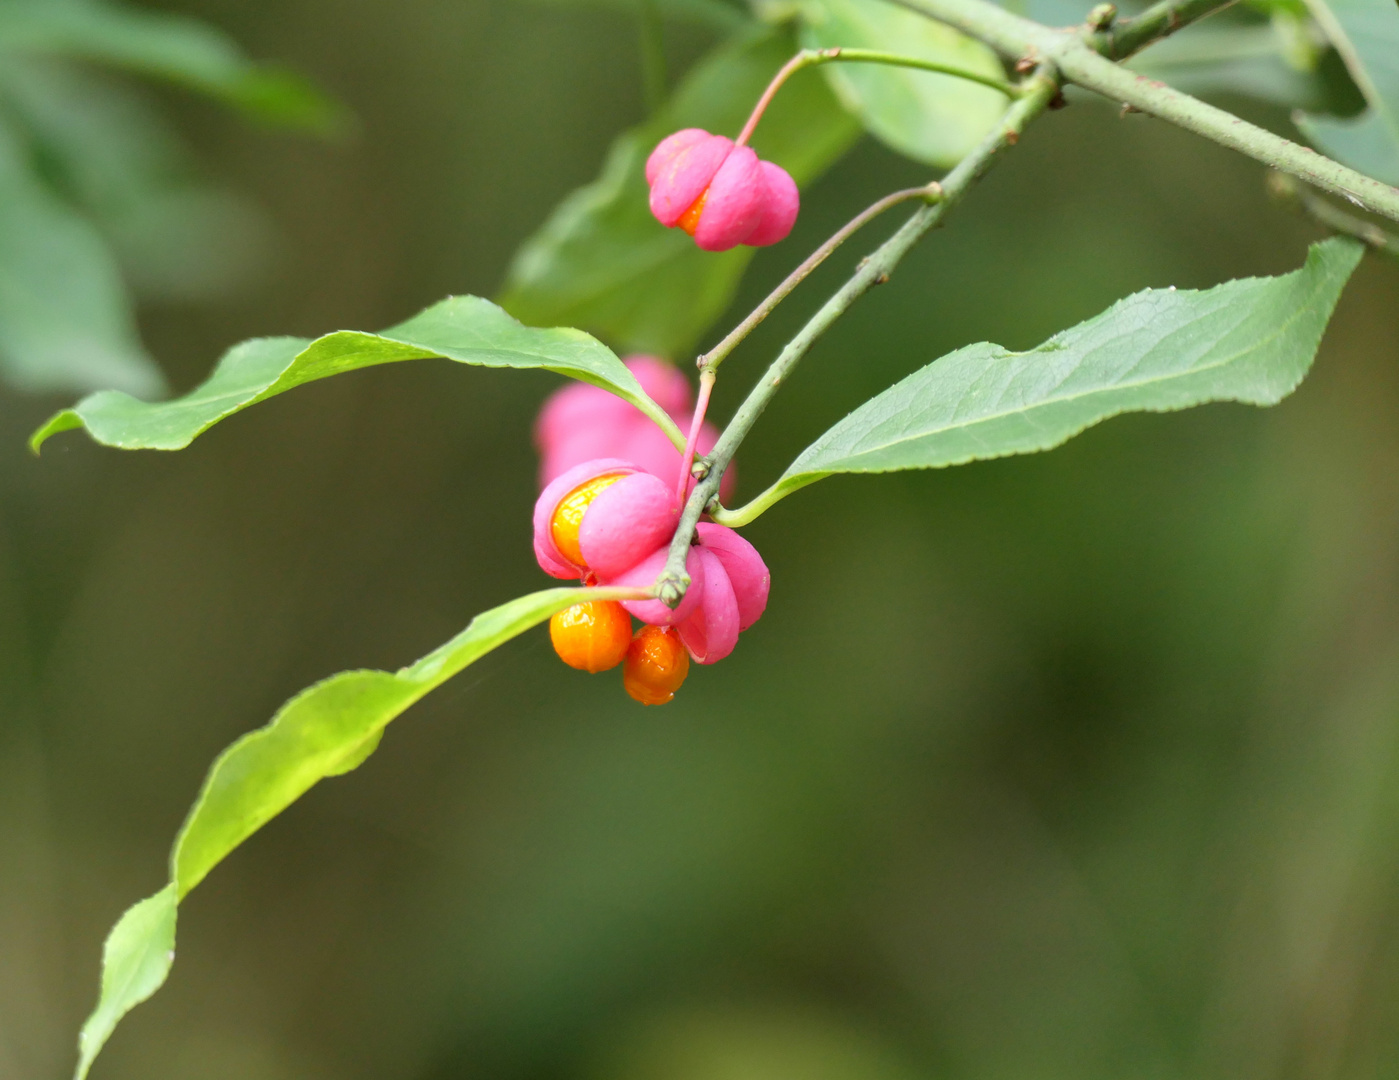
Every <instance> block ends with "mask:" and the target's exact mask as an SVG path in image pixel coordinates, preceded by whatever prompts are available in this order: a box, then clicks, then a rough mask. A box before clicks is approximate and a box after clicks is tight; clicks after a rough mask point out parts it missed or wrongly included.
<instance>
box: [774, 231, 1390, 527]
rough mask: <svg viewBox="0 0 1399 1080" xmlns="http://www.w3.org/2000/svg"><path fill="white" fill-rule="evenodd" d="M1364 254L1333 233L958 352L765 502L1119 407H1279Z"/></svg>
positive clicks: (1024, 450)
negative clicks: (1248, 268)
mask: <svg viewBox="0 0 1399 1080" xmlns="http://www.w3.org/2000/svg"><path fill="white" fill-rule="evenodd" d="M1362 252H1363V248H1362V247H1361V245H1359V244H1358V243H1356V242H1355V241H1354V240H1350V239H1344V238H1336V239H1332V240H1327V241H1325V242H1323V243H1320V244H1316V245H1313V247H1312V249H1311V252H1310V254H1309V255H1308V257H1307V262H1306V265H1305V266H1303V267H1302V268H1301V269H1300V270H1296V271H1294V272H1292V273H1290V274H1284V275H1283V276H1281V277H1275V278H1247V279H1244V280H1242V281H1231V282H1228V283H1226V284H1224V285H1219V286H1216V287H1215V288H1213V289H1206V290H1203V291H1198V292H1197V291H1191V290H1175V289H1148V290H1146V291H1145V292H1140V293H1137V294H1136V295H1134V296H1129V297H1128V298H1127V299H1125V300H1121V301H1119V302H1118V303H1116V304H1114V305H1113V306H1112V307H1110V308H1109V309H1108V310H1107V311H1105V312H1103V314H1101V315H1099V316H1097V317H1096V318H1093V319H1089V320H1088V321H1087V322H1084V323H1080V324H1079V325H1078V326H1075V327H1073V328H1072V329H1069V330H1065V331H1064V332H1063V333H1060V334H1056V335H1054V337H1052V338H1050V339H1049V340H1048V341H1046V342H1045V343H1044V344H1043V345H1041V346H1039V347H1038V348H1036V349H1031V350H1030V351H1029V352H1021V353H1017V352H1010V351H1009V350H1007V349H1003V348H1001V347H1000V346H999V345H992V344H989V343H986V342H982V343H981V344H978V345H969V346H967V347H966V348H964V349H958V350H957V351H956V352H954V353H950V354H949V355H947V356H944V357H943V358H942V359H940V360H936V361H934V362H933V363H931V364H929V365H928V366H927V367H925V368H923V369H921V370H920V371H916V372H914V373H913V374H912V375H910V376H909V377H908V378H906V379H904V380H903V381H902V382H899V383H896V384H895V385H894V386H891V387H890V388H889V389H888V390H886V391H884V393H882V394H880V395H879V396H878V397H875V398H872V399H871V400H869V401H867V402H865V404H863V405H862V406H860V408H858V409H856V410H855V411H854V412H853V413H851V414H850V415H849V416H847V417H846V418H845V419H844V420H842V421H841V422H840V423H839V424H837V425H836V426H835V427H833V428H831V429H830V430H829V431H827V432H826V433H825V434H824V435H822V436H821V437H820V438H819V439H817V440H816V442H814V443H812V445H811V446H809V447H807V448H806V450H804V451H803V452H802V454H801V455H800V456H799V457H798V458H797V460H796V461H794V462H793V463H792V465H791V467H790V468H789V469H788V470H787V471H786V472H785V473H784V474H783V475H782V477H781V478H780V479H779V480H778V482H777V483H776V484H775V485H773V487H772V488H771V489H769V491H768V492H767V493H765V494H764V495H763V496H761V497H760V498H759V499H758V500H757V501H756V503H755V505H770V504H771V503H772V502H775V501H776V500H777V499H779V498H782V497H783V496H785V495H788V494H790V493H791V492H793V491H796V490H797V489H798V488H801V487H805V486H806V485H807V484H810V483H813V482H815V481H817V480H820V479H821V478H822V477H826V476H830V475H832V474H833V473H874V472H890V471H893V470H896V469H934V468H941V467H943V466H946V465H960V464H963V463H965V462H968V461H976V460H981V459H985V458H996V457H1004V456H1006V455H1008V454H1029V453H1034V452H1035V451H1038V450H1048V449H1051V448H1052V447H1055V446H1058V445H1059V444H1060V443H1063V442H1065V441H1067V440H1068V439H1070V438H1072V437H1073V436H1075V435H1077V434H1078V433H1079V432H1081V431H1083V430H1084V429H1085V428H1088V427H1091V426H1092V425H1093V424H1096V423H1099V422H1100V421H1102V420H1106V419H1107V418H1108V417H1111V416H1116V415H1118V414H1119V413H1125V412H1144V411H1145V412H1167V411H1170V410H1174V409H1185V408H1189V407H1190V406H1192V405H1200V404H1203V403H1204V402H1207V401H1242V402H1246V403H1248V404H1252V405H1273V404H1276V403H1277V402H1278V401H1280V400H1281V399H1282V398H1283V397H1285V396H1286V395H1287V394H1288V393H1290V392H1291V391H1292V389H1293V388H1294V387H1296V385H1297V384H1298V383H1299V382H1300V381H1301V380H1302V377H1303V376H1304V375H1305V374H1306V373H1307V369H1308V368H1309V367H1310V366H1311V362H1312V358H1313V357H1314V356H1315V355H1316V350H1317V346H1318V345H1319V344H1320V342H1321V335H1322V332H1323V331H1324V330H1325V329H1326V324H1327V322H1328V321H1329V319H1330V318H1331V312H1332V310H1333V309H1334V308H1335V306H1336V301H1337V300H1338V299H1339V298H1340V295H1341V290H1342V289H1343V288H1344V286H1345V283H1346V281H1347V280H1348V279H1349V277H1350V274H1351V271H1352V270H1354V269H1355V265H1356V263H1357V262H1359V260H1360V257H1361V254H1362Z"/></svg>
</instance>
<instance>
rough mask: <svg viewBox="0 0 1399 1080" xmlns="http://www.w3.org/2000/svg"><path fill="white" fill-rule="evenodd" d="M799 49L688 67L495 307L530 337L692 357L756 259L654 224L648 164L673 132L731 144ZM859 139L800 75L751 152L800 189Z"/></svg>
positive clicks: (736, 51) (518, 270) (790, 44)
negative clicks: (533, 329) (568, 335)
mask: <svg viewBox="0 0 1399 1080" xmlns="http://www.w3.org/2000/svg"><path fill="white" fill-rule="evenodd" d="M796 47H797V46H796V42H795V41H794V40H793V39H792V37H791V35H790V34H789V33H787V32H786V31H779V30H770V29H769V30H763V31H761V32H758V33H756V34H755V33H746V34H744V35H743V36H741V37H740V38H738V39H736V40H735V41H733V42H730V43H728V44H726V45H723V46H721V47H720V48H719V49H717V50H716V51H715V52H714V53H712V54H711V55H710V56H709V57H707V58H706V59H704V60H702V61H701V62H700V63H699V64H697V65H696V66H695V68H694V70H693V71H691V72H690V73H689V75H687V76H686V78H685V80H684V82H683V83H682V84H681V86H680V87H679V89H678V90H677V91H676V93H675V96H674V98H673V99H672V101H671V102H670V104H669V105H668V106H667V107H666V108H665V109H664V110H663V111H662V114H661V115H660V116H658V117H657V118H656V119H655V120H654V121H652V122H650V123H648V124H646V125H644V126H643V127H639V128H636V129H634V130H632V131H629V132H627V133H626V134H624V135H622V136H621V137H620V138H619V139H618V140H617V141H616V142H615V143H613V145H612V149H611V150H610V151H609V152H608V155H607V160H606V162H605V163H604V165H603V169H602V175H601V176H600V177H599V178H598V179H597V180H595V181H594V182H593V183H591V184H589V185H587V186H586V187H582V188H579V189H578V190H577V191H575V192H573V193H572V194H571V195H569V196H568V198H566V199H565V200H564V201H563V202H562V203H560V204H559V206H558V208H557V209H555V211H554V212H553V214H552V215H551V216H550V217H549V219H548V221H546V222H545V223H544V225H543V227H542V228H541V229H540V230H539V231H538V232H537V233H535V235H534V236H532V237H531V238H530V239H529V240H527V241H526V242H525V244H524V245H523V246H522V247H521V248H520V251H519V254H518V255H516V257H515V261H514V262H513V263H512V264H511V267H510V271H509V273H508V275H507V276H506V281H505V286H504V289H503V291H502V293H501V297H500V302H501V304H502V305H503V306H504V307H505V309H506V310H507V311H509V312H510V313H511V314H512V315H514V316H516V317H517V318H519V319H522V320H524V321H525V322H527V323H530V324H533V325H537V326H548V325H560V324H561V325H567V326H579V327H582V328H583V329H585V330H588V331H590V332H592V333H595V334H598V335H599V336H601V337H603V338H604V339H605V340H607V341H609V342H611V343H612V344H614V345H616V346H617V348H619V349H622V350H631V351H640V352H654V353H660V354H662V355H665V356H672V357H673V356H678V355H680V354H681V353H683V352H685V351H686V350H688V349H689V348H690V347H691V346H693V345H694V343H695V341H696V340H697V339H698V338H699V336H700V335H701V334H702V333H704V331H705V330H706V329H707V328H708V327H709V326H710V324H711V323H713V321H714V320H715V319H716V318H718V317H719V315H720V314H722V313H723V311H724V309H725V308H726V307H728V306H729V302H730V301H731V300H732V299H733V294H734V290H735V289H737V287H738V282H739V279H740V278H741V277H742V276H743V271H744V269H745V268H746V267H747V266H748V262H749V260H750V259H751V258H752V257H753V249H752V248H747V247H737V248H733V249H732V250H730V251H725V252H721V253H717V254H716V253H711V252H705V251H701V250H700V249H699V248H697V247H696V246H695V243H694V241H693V240H691V239H690V238H689V237H688V236H686V235H685V234H684V233H683V232H682V231H680V230H679V229H666V228H664V227H663V226H662V225H661V224H660V223H659V222H658V221H656V219H655V218H654V217H652V216H651V211H650V208H649V206H648V203H647V198H648V188H647V186H646V178H645V175H644V169H645V165H646V158H647V155H649V154H650V152H651V150H652V149H653V148H654V147H655V145H656V143H658V142H660V140H661V139H662V138H664V137H665V136H666V135H669V134H670V133H671V132H673V131H678V130H679V129H681V128H686V127H699V128H704V129H705V130H707V131H712V132H716V133H719V134H728V135H729V136H733V135H736V134H737V133H738V130H739V128H741V127H742V126H743V122H744V120H745V119H747V117H748V112H749V110H750V109H752V107H753V105H754V103H755V102H756V101H757V99H758V97H759V95H760V94H761V93H762V92H763V89H764V87H766V86H767V83H768V81H769V80H770V79H771V78H772V76H773V75H774V74H775V73H776V71H777V69H778V68H780V67H781V66H782V64H783V63H784V62H786V61H787V60H788V59H790V58H791V56H792V53H793V52H794V51H795V50H796ZM858 135H859V126H858V125H857V124H856V123H855V121H854V120H853V119H852V118H851V117H850V116H849V115H848V114H847V113H846V112H845V111H844V110H843V109H842V108H841V107H840V105H839V104H838V103H837V102H836V100H835V98H834V97H833V96H832V95H831V93H830V91H829V90H827V89H826V87H825V85H824V84H823V83H822V81H821V79H820V78H819V77H816V76H799V77H798V78H796V79H794V80H793V81H792V83H791V84H790V85H788V86H787V87H785V88H784V89H783V91H782V93H781V94H779V95H778V96H777V98H776V99H775V101H774V102H773V105H772V107H771V108H770V109H769V110H768V112H767V114H766V115H765V116H764V117H763V122H762V123H761V124H759V125H758V130H757V134H756V135H755V136H754V139H753V147H754V149H755V150H757V152H758V153H759V155H761V156H762V157H764V158H766V159H768V160H770V161H775V162H777V164H779V165H781V166H782V167H783V168H784V169H786V170H787V171H788V172H789V173H791V174H792V176H793V178H794V179H795V180H796V181H797V183H798V184H799V185H805V184H807V183H809V182H810V181H811V180H813V179H815V178H816V177H817V176H818V175H820V173H821V172H823V171H824V170H825V169H826V168H827V167H828V166H829V165H830V164H831V163H832V162H834V161H835V160H836V159H837V158H838V157H840V155H841V154H843V153H844V152H845V151H846V150H847V149H848V148H849V147H850V146H851V144H852V143H853V142H854V140H855V138H856V137H857V136H858Z"/></svg>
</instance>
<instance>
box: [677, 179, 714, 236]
mask: <svg viewBox="0 0 1399 1080" xmlns="http://www.w3.org/2000/svg"><path fill="white" fill-rule="evenodd" d="M708 198H709V189H708V188H705V189H704V190H703V191H701V192H700V193H699V198H698V199H696V200H695V201H694V202H692V203H691V204H690V208H689V209H688V210H686V211H685V212H684V213H683V214H681V215H680V220H679V221H677V222H676V223H675V224H677V225H679V226H680V227H681V228H682V229H684V230H685V231H686V232H687V233H689V234H690V235H691V236H694V235H695V230H696V229H698V228H699V219H700V215H701V214H702V213H704V202H705V200H706V199H708Z"/></svg>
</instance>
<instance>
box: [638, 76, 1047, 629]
mask: <svg viewBox="0 0 1399 1080" xmlns="http://www.w3.org/2000/svg"><path fill="white" fill-rule="evenodd" d="M1023 89H1024V94H1023V96H1022V97H1021V98H1020V100H1018V101H1017V102H1016V103H1015V104H1013V105H1012V106H1011V107H1010V108H1009V109H1008V110H1006V114H1005V116H1004V117H1003V118H1002V120H1001V122H1000V123H999V124H998V125H997V126H996V129H995V130H994V131H993V132H991V134H989V135H988V136H986V138H985V139H984V140H983V141H982V143H981V145H980V146H978V147H977V148H976V149H975V150H973V151H972V152H971V153H970V154H968V155H967V156H966V157H965V158H963V159H962V161H961V162H960V163H959V164H958V165H957V167H956V168H954V169H953V170H952V171H951V172H950V173H948V174H947V175H946V176H945V177H943V180H942V197H941V199H939V200H938V201H937V202H935V203H930V204H928V205H925V206H921V207H919V208H918V209H917V210H916V211H914V213H913V216H911V217H910V218H909V219H908V220H907V221H906V222H904V224H903V225H902V226H901V227H900V228H899V230H898V232H896V233H895V234H894V235H893V236H891V237H890V238H889V239H888V240H886V241H884V243H883V244H881V245H880V246H879V247H878V248H877V249H876V250H875V252H874V253H873V254H872V255H870V256H869V257H868V258H867V259H864V260H862V261H861V263H860V265H859V268H858V269H857V270H856V271H855V273H854V275H853V276H852V277H851V278H850V280H849V281H847V282H846V283H845V284H844V285H842V286H841V287H840V289H838V290H837V291H836V293H835V295H834V296H832V297H831V298H830V299H829V300H827V301H826V303H825V304H824V305H822V307H821V309H820V310H819V311H817V312H816V314H815V315H813V316H812V317H811V318H810V319H809V320H807V323H806V325H805V326H803V327H802V328H801V330H800V331H799V332H798V333H797V335H796V337H794V338H792V340H791V341H789V342H788V343H787V345H786V347H785V348H783V350H782V352H781V353H779V354H778V356H777V359H776V360H774V361H773V362H772V365H771V366H770V367H769V368H768V370H767V373H766V374H764V376H763V377H762V379H761V380H760V381H759V382H758V384H757V385H756V386H754V387H753V389H752V390H751V391H750V392H749V394H748V397H747V398H746V399H745V400H744V402H743V404H742V405H741V406H739V409H738V412H736V413H735V414H734V417H733V419H732V420H730V421H729V425H728V427H726V428H725V429H724V433H723V434H722V435H720V436H719V441H718V442H717V443H716V444H715V445H714V450H713V451H712V452H711V453H710V454H709V456H708V457H707V458H705V459H704V463H703V464H704V466H705V473H704V475H703V476H702V477H701V479H700V482H699V483H698V484H696V485H695V488H694V490H693V491H692V492H691V493H690V498H689V499H688V501H687V502H686V503H685V509H684V511H683V512H682V514H681V517H680V524H679V527H678V528H677V529H676V530H675V538H674V539H673V540H672V541H671V545H670V552H669V554H668V556H667V558H666V565H665V570H664V571H663V572H662V573H661V576H660V577H659V578H657V579H656V589H657V593H658V595H659V596H660V598H661V599H662V600H663V601H665V603H667V604H669V605H670V606H671V607H674V606H675V605H677V604H679V603H680V600H681V598H682V597H683V596H684V595H685V589H686V588H687V587H688V586H689V583H690V581H689V576H688V575H687V574H686V573H685V560H686V557H687V556H688V554H689V549H690V544H691V543H692V542H693V540H694V535H695V526H696V525H698V524H699V519H700V517H701V516H702V515H703V514H704V512H705V511H706V509H708V508H709V507H710V504H711V502H712V501H714V500H716V499H717V496H718V491H719V480H720V478H721V477H722V476H723V475H724V470H725V469H726V468H728V465H729V462H730V461H732V460H733V456H734V453H735V452H736V451H737V450H738V448H739V446H740V444H742V442H743V440H744V439H745V438H746V437H747V436H748V432H749V431H750V430H751V429H752V427H753V424H754V423H755V422H756V421H757V419H758V417H759V416H761V415H762V414H763V410H765V409H766V408H767V406H768V403H769V402H770V401H771V400H772V399H773V397H774V395H776V393H777V391H778V389H779V388H780V387H781V386H782V384H783V383H784V382H785V381H786V380H787V378H788V376H790V375H791V373H792V370H793V369H794V368H795V367H796V366H797V364H798V363H800V362H801V359H802V357H804V356H805V355H806V354H807V352H808V351H809V350H810V348H811V346H812V345H814V344H815V343H816V340H817V339H818V338H819V337H820V336H821V335H822V334H824V333H825V332H826V330H828V329H829V328H830V326H831V324H833V323H834V322H835V321H836V320H837V319H839V318H840V317H841V316H842V315H844V314H845V312H846V311H848V310H849V309H850V307H851V305H852V304H854V303H855V301H856V300H858V299H859V298H860V297H861V296H863V295H864V294H865V293H867V292H869V290H870V289H872V288H873V287H874V286H876V285H881V284H883V283H884V282H886V281H888V280H889V275H890V274H892V273H893V272H894V269H895V267H897V266H898V265H899V262H900V261H901V260H902V259H903V257H904V256H905V255H906V254H908V252H909V250H910V249H911V248H912V247H913V245H914V244H916V243H917V242H918V241H919V239H921V238H922V237H923V235H924V234H925V233H927V232H928V230H929V229H931V228H932V227H933V226H934V225H937V224H938V223H939V222H940V221H941V220H942V219H943V217H945V216H946V214H947V211H948V210H950V209H951V208H952V207H953V206H955V205H956V204H957V203H959V202H960V201H961V200H962V198H963V196H965V195H966V193H967V192H968V191H969V190H970V189H971V187H972V185H973V184H974V183H975V182H976V181H977V180H979V179H980V178H981V177H982V176H983V175H984V174H985V173H986V171H987V170H988V169H990V168H991V166H992V164H994V162H995V160H996V158H997V156H998V155H999V154H1000V152H1001V151H1002V150H1004V149H1005V148H1006V147H1008V146H1013V145H1014V144H1015V143H1016V142H1017V141H1018V140H1019V138H1020V134H1021V132H1023V131H1024V130H1025V128H1026V127H1027V126H1028V125H1029V124H1030V122H1031V121H1033V120H1034V119H1035V117H1037V116H1039V114H1040V113H1042V112H1043V111H1044V110H1045V109H1046V108H1047V107H1048V106H1049V103H1050V102H1051V101H1053V100H1054V99H1055V98H1056V97H1057V96H1058V94H1059V85H1058V83H1057V82H1055V80H1054V79H1052V78H1051V77H1050V76H1049V74H1048V73H1046V72H1044V71H1041V72H1040V73H1039V74H1037V75H1035V76H1034V77H1033V78H1032V79H1030V80H1028V81H1027V83H1026V84H1025V85H1024V88H1023ZM721 517H722V512H720V511H717V510H716V518H715V520H720V518H721Z"/></svg>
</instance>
